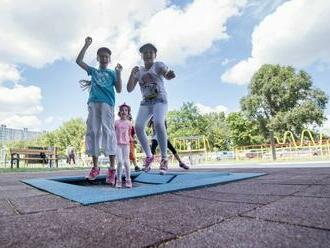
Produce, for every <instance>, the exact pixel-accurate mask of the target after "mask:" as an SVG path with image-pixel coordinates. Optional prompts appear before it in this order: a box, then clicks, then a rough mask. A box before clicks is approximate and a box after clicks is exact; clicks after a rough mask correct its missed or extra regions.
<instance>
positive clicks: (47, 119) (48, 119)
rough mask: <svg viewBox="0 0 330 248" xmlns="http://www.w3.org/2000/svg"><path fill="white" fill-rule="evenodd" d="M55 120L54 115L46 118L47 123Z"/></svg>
mask: <svg viewBox="0 0 330 248" xmlns="http://www.w3.org/2000/svg"><path fill="white" fill-rule="evenodd" d="M53 121H54V117H53V116H49V117H47V118H46V119H45V120H44V122H45V124H50V123H52V122H53Z"/></svg>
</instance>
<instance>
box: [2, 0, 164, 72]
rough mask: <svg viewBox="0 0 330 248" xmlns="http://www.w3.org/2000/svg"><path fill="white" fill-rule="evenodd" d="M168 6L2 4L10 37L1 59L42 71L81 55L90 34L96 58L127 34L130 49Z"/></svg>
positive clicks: (68, 0)
mask: <svg viewBox="0 0 330 248" xmlns="http://www.w3.org/2000/svg"><path fill="white" fill-rule="evenodd" d="M165 7H166V0H161V1H154V0H144V1H143V4H141V3H140V2H139V1H135V0H126V1H117V0H95V1H89V0H80V1H79V2H77V1H75V0H57V1H43V0H26V1H0V23H1V26H0V33H2V34H6V35H2V36H1V37H0V57H1V58H2V59H3V58H4V59H5V62H6V63H14V64H15V63H23V64H27V65H31V66H34V67H41V66H43V65H45V64H47V63H52V62H54V61H55V60H56V59H61V58H64V59H72V58H73V57H75V56H77V53H78V51H79V49H80V48H81V46H82V43H83V40H84V38H85V37H86V36H87V35H90V36H92V37H93V38H94V44H93V47H92V48H91V53H89V54H91V55H90V56H91V57H90V58H94V57H95V56H96V55H95V54H96V53H95V51H96V49H97V47H99V46H101V45H102V46H110V47H111V48H112V49H115V48H117V47H114V46H113V44H114V43H116V42H117V41H118V39H120V37H122V36H123V34H127V35H128V36H127V37H126V39H120V41H122V42H123V44H120V47H121V48H123V49H126V48H127V47H130V45H129V44H130V43H131V42H132V41H133V40H134V38H136V33H135V30H136V26H137V25H141V23H143V22H145V21H147V20H148V18H150V16H151V15H152V14H154V13H156V12H157V11H158V10H161V9H163V8H165ZM116 46H119V45H118V44H117V45H116ZM121 52H124V50H117V49H116V50H115V54H116V53H121ZM92 55H93V56H92ZM134 55H135V54H134ZM115 56H116V55H115ZM135 56H136V55H135Z"/></svg>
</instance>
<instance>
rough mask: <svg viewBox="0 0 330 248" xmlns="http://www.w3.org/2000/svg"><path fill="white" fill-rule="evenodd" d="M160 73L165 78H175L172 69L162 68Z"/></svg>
mask: <svg viewBox="0 0 330 248" xmlns="http://www.w3.org/2000/svg"><path fill="white" fill-rule="evenodd" d="M161 74H162V75H163V76H164V78H166V79H167V80H171V79H173V78H175V73H174V71H172V70H167V69H165V68H164V69H163V70H162V71H161Z"/></svg>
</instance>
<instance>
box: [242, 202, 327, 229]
mask: <svg viewBox="0 0 330 248" xmlns="http://www.w3.org/2000/svg"><path fill="white" fill-rule="evenodd" d="M329 206H330V199H329V198H312V197H287V198H284V199H281V200H279V201H276V202H274V203H270V204H269V205H266V206H263V207H260V208H258V209H256V210H253V211H250V212H248V213H245V214H243V215H245V216H250V217H255V218H262V219H266V220H273V221H281V222H285V223H291V224H298V225H305V226H309V227H317V228H325V229H329V230H330V207H329Z"/></svg>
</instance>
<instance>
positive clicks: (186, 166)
mask: <svg viewBox="0 0 330 248" xmlns="http://www.w3.org/2000/svg"><path fill="white" fill-rule="evenodd" d="M179 166H180V167H181V168H182V169H185V170H189V166H188V165H186V164H185V163H183V162H181V163H179Z"/></svg>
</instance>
